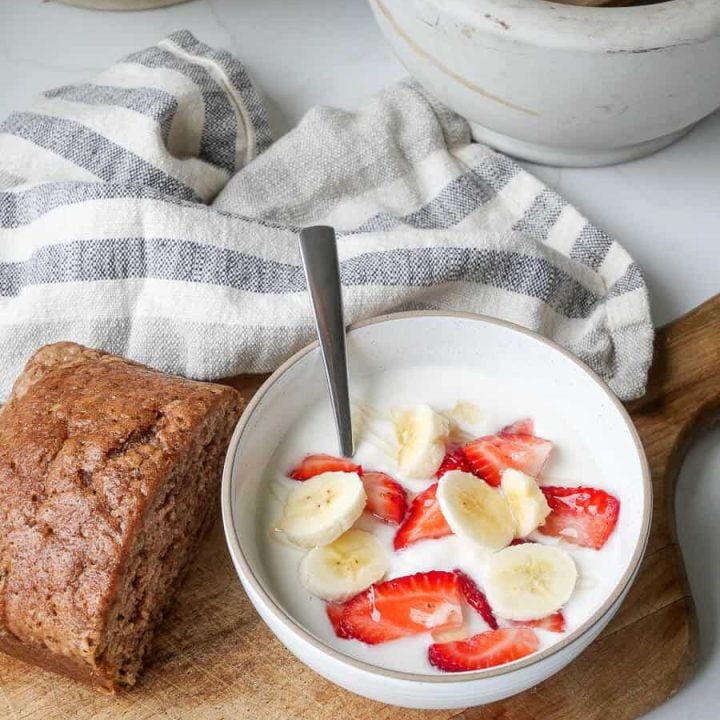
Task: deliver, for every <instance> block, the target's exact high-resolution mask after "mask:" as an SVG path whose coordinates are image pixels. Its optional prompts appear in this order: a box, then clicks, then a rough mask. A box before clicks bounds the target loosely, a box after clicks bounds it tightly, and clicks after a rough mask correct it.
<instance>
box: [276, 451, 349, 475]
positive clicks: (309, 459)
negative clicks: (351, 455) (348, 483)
mask: <svg viewBox="0 0 720 720" xmlns="http://www.w3.org/2000/svg"><path fill="white" fill-rule="evenodd" d="M325 472H356V473H359V474H360V475H362V467H360V465H356V464H355V463H354V462H353V461H352V460H345V459H344V458H337V457H333V456H332V455H307V456H306V457H305V458H303V460H302V461H301V462H300V464H299V465H297V466H296V467H294V468H293V469H292V470H291V471H290V472H289V473H288V476H289V477H291V478H292V479H293V480H309V479H310V478H311V477H315V476H316V475H320V474H321V473H325Z"/></svg>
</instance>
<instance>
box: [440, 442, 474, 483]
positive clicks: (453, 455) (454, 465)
mask: <svg viewBox="0 0 720 720" xmlns="http://www.w3.org/2000/svg"><path fill="white" fill-rule="evenodd" d="M450 470H462V471H463V472H472V467H471V466H470V463H469V462H468V461H467V458H466V457H465V453H463V451H462V448H455V450H451V451H450V452H448V453H446V454H445V457H444V458H443V460H442V462H441V463H440V467H439V468H438V471H437V472H436V473H435V477H436V478H437V479H438V480H439V479H440V478H441V477H442V476H443V475H444V474H445V473H446V472H450Z"/></svg>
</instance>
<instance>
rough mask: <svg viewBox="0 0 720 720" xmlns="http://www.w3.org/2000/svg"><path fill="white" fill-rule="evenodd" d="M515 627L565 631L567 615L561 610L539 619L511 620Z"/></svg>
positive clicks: (557, 631)
mask: <svg viewBox="0 0 720 720" xmlns="http://www.w3.org/2000/svg"><path fill="white" fill-rule="evenodd" d="M510 624H511V625H512V626H513V627H526V628H533V629H535V630H549V631H550V632H556V633H561V632H565V616H564V615H563V614H562V613H561V612H560V611H558V612H556V613H553V614H552V615H548V616H547V617H544V618H540V619H539V620H511V621H510Z"/></svg>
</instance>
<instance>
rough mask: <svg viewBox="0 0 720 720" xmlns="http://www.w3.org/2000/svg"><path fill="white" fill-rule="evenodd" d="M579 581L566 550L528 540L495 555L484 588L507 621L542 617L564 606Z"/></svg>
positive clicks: (494, 607) (493, 604)
mask: <svg viewBox="0 0 720 720" xmlns="http://www.w3.org/2000/svg"><path fill="white" fill-rule="evenodd" d="M576 581H577V568H576V567H575V562H574V561H573V559H572V558H571V557H570V555H568V553H566V552H565V551H564V550H561V549H560V548H557V547H551V546H549V545H541V544H539V543H525V544H523V545H513V546H512V547H508V548H505V549H504V550H501V551H500V552H499V553H496V554H495V555H493V556H492V558H491V559H490V562H489V563H488V571H487V575H486V577H485V591H486V593H487V598H488V601H489V602H490V605H491V606H492V609H493V610H494V611H495V612H496V613H497V614H498V615H500V616H502V617H504V618H506V619H507V620H539V619H540V618H544V617H547V616H548V615H552V614H553V613H554V612H556V611H557V610H559V609H560V608H561V607H562V606H563V605H565V603H566V602H567V601H568V600H569V599H570V595H572V592H573V590H574V588H575V582H576Z"/></svg>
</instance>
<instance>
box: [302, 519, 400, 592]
mask: <svg viewBox="0 0 720 720" xmlns="http://www.w3.org/2000/svg"><path fill="white" fill-rule="evenodd" d="M389 566H390V563H389V560H388V556H387V553H386V552H385V548H383V546H382V544H381V543H380V541H379V540H378V539H377V538H376V537H375V536H374V535H371V534H370V533H368V532H365V531H364V530H355V529H353V530H348V531H347V532H346V533H343V534H342V535H341V536H340V537H339V538H337V540H334V541H333V542H331V543H330V544H329V545H323V546H322V547H317V548H315V549H314V550H311V551H310V552H309V553H308V554H307V555H306V556H305V557H304V558H303V560H302V562H301V563H300V582H302V584H303V585H304V586H305V587H306V588H307V589H308V590H309V591H310V592H311V593H312V594H313V595H315V596H317V597H319V598H322V599H323V600H329V601H331V602H344V601H345V600H349V599H350V598H351V597H353V595H357V593H359V592H360V591H361V590H365V589H366V588H368V587H370V585H372V584H373V583H375V582H377V581H378V580H381V579H382V578H383V576H384V575H385V573H386V572H387V571H388V568H389Z"/></svg>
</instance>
